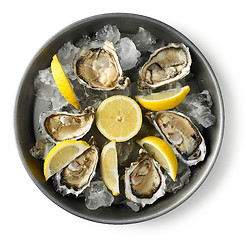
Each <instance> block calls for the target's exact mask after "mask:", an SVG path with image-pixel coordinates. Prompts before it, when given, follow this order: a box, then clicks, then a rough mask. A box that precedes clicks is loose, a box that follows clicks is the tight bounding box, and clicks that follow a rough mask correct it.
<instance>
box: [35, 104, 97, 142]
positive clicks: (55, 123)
mask: <svg viewBox="0 0 246 240" xmlns="http://www.w3.org/2000/svg"><path fill="white" fill-rule="evenodd" d="M94 119H95V109H94V108H93V107H87V108H86V109H85V110H84V111H83V112H81V113H68V112H57V111H47V112H43V113H42V114H41V115H40V118H39V123H40V126H41V129H42V133H43V135H44V137H45V138H47V139H48V140H50V141H51V142H53V143H59V142H61V141H64V140H69V139H75V140H76V139H79V138H82V137H83V136H84V135H85V134H86V133H87V132H88V131H89V130H90V129H91V126H92V124H93V122H94Z"/></svg>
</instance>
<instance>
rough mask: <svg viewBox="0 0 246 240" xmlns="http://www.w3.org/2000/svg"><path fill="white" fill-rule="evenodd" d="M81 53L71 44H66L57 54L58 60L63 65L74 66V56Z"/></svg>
mask: <svg viewBox="0 0 246 240" xmlns="http://www.w3.org/2000/svg"><path fill="white" fill-rule="evenodd" d="M78 51H79V48H77V47H75V46H74V45H73V44H72V43H71V42H67V43H65V44H64V45H63V46H62V47H61V48H60V49H59V51H58V52H57V58H58V60H59V62H60V63H61V64H62V65H66V64H72V62H73V59H74V56H75V55H76V53H77V52H78Z"/></svg>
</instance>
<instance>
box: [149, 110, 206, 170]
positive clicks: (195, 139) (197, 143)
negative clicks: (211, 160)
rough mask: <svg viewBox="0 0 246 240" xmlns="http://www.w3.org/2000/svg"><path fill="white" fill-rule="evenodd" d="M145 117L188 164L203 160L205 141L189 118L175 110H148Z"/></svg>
mask: <svg viewBox="0 0 246 240" xmlns="http://www.w3.org/2000/svg"><path fill="white" fill-rule="evenodd" d="M146 117H147V118H148V119H149V120H150V122H151V123H152V124H153V125H154V127H155V128H156V129H157V130H158V132H159V133H160V134H161V136H162V137H163V138H164V140H166V141H167V142H168V143H169V144H170V145H171V146H172V148H173V150H174V152H175V154H176V155H177V157H178V158H179V159H180V160H181V161H183V162H184V163H186V164H187V165H188V166H191V165H195V164H197V163H198V162H200V161H203V160H204V158H205V154H206V145H205V141H204V139H203V137H202V135H201V133H200V131H199V130H198V128H197V127H196V126H195V125H194V123H193V122H192V121H191V119H190V118H188V117H187V116H185V115H184V114H182V113H179V112H176V111H160V112H148V113H146Z"/></svg>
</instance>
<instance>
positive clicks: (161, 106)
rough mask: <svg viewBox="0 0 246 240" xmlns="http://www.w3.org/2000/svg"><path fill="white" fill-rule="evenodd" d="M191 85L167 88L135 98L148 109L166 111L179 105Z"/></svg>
mask: <svg viewBox="0 0 246 240" xmlns="http://www.w3.org/2000/svg"><path fill="white" fill-rule="evenodd" d="M189 91H190V87H189V86H185V87H182V88H178V89H170V90H165V91H162V92H158V93H152V94H149V95H137V96H135V98H136V99H137V100H138V101H139V103H140V104H141V105H142V106H143V107H145V108H146V109H149V110H152V111H165V110H168V109H171V108H174V107H176V106H177V105H179V104H180V103H181V102H182V101H183V100H184V99H185V97H186V95H187V94H188V93H189Z"/></svg>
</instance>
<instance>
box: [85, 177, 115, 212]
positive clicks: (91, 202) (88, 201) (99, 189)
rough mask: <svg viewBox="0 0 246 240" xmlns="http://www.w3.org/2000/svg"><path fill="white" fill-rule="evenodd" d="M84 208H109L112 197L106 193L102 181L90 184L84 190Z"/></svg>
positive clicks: (106, 190)
mask: <svg viewBox="0 0 246 240" xmlns="http://www.w3.org/2000/svg"><path fill="white" fill-rule="evenodd" d="M84 196H85V206H86V207H87V208H88V209H90V210H95V209H97V208H99V207H102V206H103V207H109V206H111V204H112V203H113V201H114V197H113V195H112V194H111V193H110V192H109V191H108V189H107V187H106V186H105V184H104V182H103V181H102V180H96V181H93V182H91V185H90V186H89V187H88V188H86V189H85V191H84Z"/></svg>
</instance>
